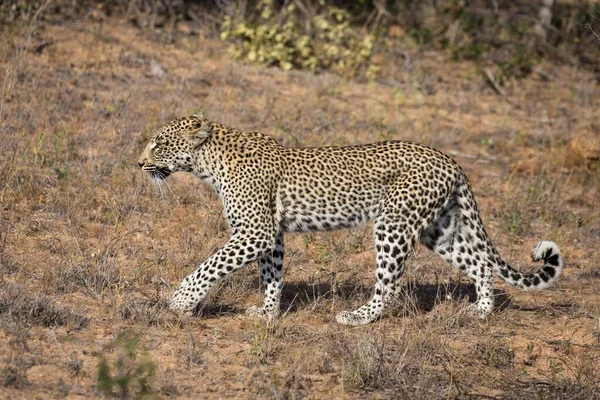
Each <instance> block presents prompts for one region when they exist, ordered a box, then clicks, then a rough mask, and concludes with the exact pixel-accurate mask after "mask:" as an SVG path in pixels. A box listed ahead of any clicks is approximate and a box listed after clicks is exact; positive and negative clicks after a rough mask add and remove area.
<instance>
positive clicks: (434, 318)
mask: <svg viewBox="0 0 600 400" xmlns="http://www.w3.org/2000/svg"><path fill="white" fill-rule="evenodd" d="M1 29H2V37H3V38H4V39H3V40H2V41H1V43H0V64H1V66H2V71H3V72H2V76H1V78H0V79H1V81H2V84H1V85H0V87H1V88H2V93H1V95H2V97H1V99H0V118H1V119H2V122H1V126H0V131H1V140H0V149H1V152H0V168H1V170H2V174H1V175H0V202H1V214H0V217H1V219H0V229H1V230H0V268H1V273H2V282H1V285H2V286H0V327H1V328H2V329H0V385H1V386H0V398H11V399H14V398H40V399H42V398H64V397H66V398H73V399H75V398H81V399H84V398H85V399H87V398H94V397H99V396H101V393H102V391H101V388H100V386H99V384H98V373H99V371H100V370H101V369H102V365H103V364H104V365H108V367H109V369H110V371H111V373H114V372H115V371H116V370H119V365H121V367H120V371H121V376H124V377H125V378H126V379H124V380H123V382H125V383H124V384H123V386H125V387H126V388H127V392H126V393H125V394H124V396H125V397H136V396H139V397H142V396H143V395H145V394H147V395H148V396H149V397H152V396H154V397H179V398H233V397H236V398H303V397H308V398H357V399H358V398H361V399H364V398H426V399H432V398H524V397H535V396H537V397H538V398H569V399H573V398H600V390H599V389H598V382H599V381H600V317H599V314H600V271H599V269H598V261H597V260H598V259H600V250H599V244H600V241H599V239H600V222H599V221H600V207H599V205H600V199H599V198H598V196H599V189H600V174H599V169H598V158H597V149H595V148H593V144H594V143H595V144H597V143H598V138H599V135H600V134H599V132H598V130H597V129H598V120H597V118H598V110H599V109H600V88H599V85H598V82H597V81H596V80H594V78H593V76H592V75H591V74H589V73H588V72H586V71H585V70H582V69H579V68H577V67H573V66H567V65H560V64H555V63H551V62H546V63H542V64H540V65H538V66H536V71H537V72H534V73H532V74H531V75H529V76H528V77H526V78H524V79H522V80H519V81H514V82H512V83H510V84H508V85H507V86H505V88H504V90H505V91H506V95H505V96H499V95H497V94H496V91H494V89H493V88H491V87H490V86H488V84H487V83H486V79H485V78H484V77H483V75H482V74H481V73H480V72H478V70H477V68H476V67H475V66H474V65H473V64H469V63H451V62H449V61H447V57H446V56H445V55H444V54H442V53H440V52H433V51H430V52H429V51H420V50H418V49H414V50H409V53H408V56H409V57H410V59H411V62H410V65H409V63H407V62H405V59H404V58H394V56H386V57H381V62H382V63H384V65H383V68H382V71H383V72H382V76H381V79H379V80H378V81H376V82H372V83H364V82H358V81H353V80H348V79H344V78H341V77H338V76H335V75H331V74H327V73H323V74H318V75H315V74H312V73H308V72H299V71H292V72H289V73H285V72H282V71H280V70H277V69H271V68H262V67H257V66H251V65H243V64H239V63H236V62H234V61H231V60H230V59H229V58H228V57H227V55H226V52H225V48H226V45H225V44H224V43H223V42H221V41H219V40H218V39H217V38H214V37H213V36H211V35H210V34H209V33H203V31H202V30H200V35H196V36H195V35H193V34H192V33H193V32H188V31H185V30H180V31H179V33H176V34H175V36H174V40H167V39H168V38H167V36H171V35H166V34H165V32H163V31H160V30H157V31H150V30H139V29H136V28H134V27H133V26H131V25H130V24H128V23H126V22H123V21H120V20H117V19H108V20H105V21H92V20H87V21H73V22H65V23H64V24H49V23H33V24H31V25H28V26H27V25H26V26H18V25H17V24H11V25H7V26H4V27H2V28H1ZM182 32H183V33H182ZM413 47H414V46H413ZM396 57H398V56H396ZM198 110H202V111H203V112H204V113H205V115H206V116H208V117H209V118H211V119H214V120H216V121H220V122H222V123H225V124H228V125H231V126H234V127H237V128H241V129H245V130H260V131H263V132H265V133H269V134H271V135H273V136H274V137H275V138H276V139H277V140H278V141H279V142H280V143H282V144H285V145H290V146H321V145H346V144H357V143H368V142H372V141H377V140H385V139H408V140H416V141H419V142H423V143H427V144H429V145H432V146H435V147H437V148H439V149H441V150H443V151H445V152H447V153H449V154H450V155H452V156H453V157H454V158H455V159H456V160H457V161H458V162H459V163H460V164H461V165H462V166H463V167H464V169H465V170H466V172H467V174H468V176H469V177H470V180H471V183H472V186H473V187H474V190H475V192H476V196H477V199H478V202H479V205H480V208H481V211H482V216H483V219H484V221H485V224H486V227H487V229H488V232H489V234H490V235H491V237H492V238H493V241H494V242H495V244H496V246H497V247H498V249H499V251H500V253H501V254H502V255H503V257H504V258H505V259H506V260H507V261H510V262H511V263H512V264H513V265H514V266H515V267H517V268H519V269H522V270H527V269H531V268H534V267H533V266H530V261H529V256H528V255H529V249H530V248H531V247H532V246H533V245H534V244H535V243H536V242H537V241H538V240H540V239H548V240H554V241H556V242H557V243H558V244H559V246H560V247H561V250H562V252H563V255H564V258H565V262H566V269H565V271H564V275H563V276H562V277H561V279H560V280H559V282H558V283H557V284H556V285H555V286H554V287H552V288H551V289H548V290H545V291H540V292H521V291H518V290H515V289H514V288H512V287H509V286H508V285H505V284H503V283H499V284H498V287H497V288H498V289H497V294H498V300H497V305H498V307H497V309H496V310H495V312H494V313H493V315H492V316H491V317H489V318H488V319H487V320H485V321H478V320H473V319H471V318H470V317H468V316H466V315H465V307H466V304H467V302H468V301H469V300H468V298H469V297H471V300H472V297H473V288H472V286H471V285H470V282H469V281H468V280H467V279H465V278H463V277H462V276H460V275H459V274H458V273H457V272H455V271H454V270H452V269H451V268H450V266H448V265H446V264H444V263H443V262H442V261H441V260H440V259H438V258H437V257H435V256H433V255H432V254H430V253H429V252H428V251H427V250H425V249H423V248H419V249H418V250H417V251H416V253H415V256H414V257H413V258H412V259H411V261H410V262H409V266H408V269H407V273H406V277H405V282H406V287H405V289H406V290H405V291H404V292H405V293H404V294H403V295H402V296H401V297H400V299H399V300H398V304H397V305H395V306H394V307H392V308H391V309H390V311H389V312H388V313H387V315H386V316H385V318H384V319H382V320H381V321H380V322H378V323H375V324H373V325H370V326H365V327H358V328H348V327H343V326H339V325H337V324H335V322H334V315H335V313H337V312H339V311H340V310H343V309H350V308H352V307H356V306H358V305H359V304H361V303H362V302H364V301H365V300H366V299H367V298H368V297H369V294H370V287H371V285H372V283H373V279H372V275H373V270H374V258H375V257H374V249H373V243H372V240H371V233H370V227H369V226H366V227H361V228H359V229H355V230H351V231H340V232H333V233H314V234H306V235H288V237H287V238H286V246H287V247H286V251H287V253H286V264H285V265H286V269H285V282H286V287H285V295H284V299H283V303H284V307H285V310H286V314H285V316H284V317H283V318H282V319H281V320H280V321H278V322H277V323H275V324H274V325H273V326H265V324H263V323H262V322H260V321H256V320H252V319H249V318H247V317H245V315H244V310H245V309H246V308H247V307H248V306H250V305H254V304H257V303H259V302H260V301H261V295H260V291H259V289H258V282H257V281H258V276H257V273H256V271H255V270H256V267H255V266H254V265H253V266H250V267H249V268H247V269H246V270H244V271H242V272H240V273H238V274H236V275H235V276H233V277H232V278H230V279H227V280H225V281H224V282H222V283H221V284H220V285H219V286H218V288H217V289H216V290H214V291H213V293H212V294H211V296H210V299H209V301H208V302H207V305H206V307H205V309H204V310H203V313H202V315H198V316H194V317H187V318H184V319H181V318H179V317H178V316H176V315H173V314H171V313H170V312H169V311H168V310H167V308H166V302H167V300H168V299H169V296H170V295H171V293H172V292H173V290H174V289H175V287H176V286H177V285H178V283H179V281H180V279H182V278H183V277H184V276H186V275H187V274H188V273H189V272H190V271H192V270H193V269H194V266H195V265H196V264H197V263H199V262H201V261H202V260H204V259H205V258H206V257H207V256H208V255H210V254H211V253H212V252H213V251H214V250H215V249H216V248H217V247H218V246H220V245H221V244H223V243H224V242H225V241H226V240H227V237H228V233H227V226H226V221H225V220H224V218H223V215H222V213H221V206H220V204H219V201H218V198H217V197H216V196H215V195H214V194H213V193H212V192H211V191H210V190H209V189H208V188H207V187H205V186H203V185H202V184H201V183H200V182H199V181H198V180H197V179H195V178H193V177H190V176H186V175H181V176H178V175H175V176H174V177H173V179H171V180H170V182H169V181H168V182H169V185H168V188H167V189H166V191H165V192H164V193H163V194H162V195H161V194H159V193H158V192H157V190H156V188H154V187H153V186H152V185H151V184H150V183H149V182H148V180H147V179H146V178H145V176H143V174H142V173H141V171H139V170H138V168H137V167H136V165H135V160H136V157H137V155H138V153H139V152H140V151H141V149H142V147H143V146H144V143H145V141H146V140H147V138H148V137H149V135H150V134H151V133H152V131H153V129H155V128H157V127H159V126H160V125H161V124H163V123H165V122H167V121H169V120H170V119H172V118H174V117H178V116H183V115H188V114H191V113H192V112H195V111H198ZM589 143H592V144H589ZM594 149H595V150H594ZM594 151H595V152H596V153H594ZM594 154H595V156H594ZM594 157H596V158H594ZM103 359H104V360H106V361H105V362H104V363H103V362H102V360H103ZM153 367H155V368H156V369H155V370H153ZM144 377H146V379H144ZM111 383H114V382H110V380H109V382H108V386H109V387H111V388H112V389H109V390H112V391H113V392H114V393H115V394H117V391H118V390H117V386H116V384H115V385H112V386H111Z"/></svg>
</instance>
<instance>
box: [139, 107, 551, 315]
mask: <svg viewBox="0 0 600 400" xmlns="http://www.w3.org/2000/svg"><path fill="white" fill-rule="evenodd" d="M139 165H140V167H141V168H142V169H143V170H145V171H147V172H148V173H150V174H151V176H153V177H154V178H155V179H165V178H166V177H167V176H169V175H170V174H172V173H174V172H177V171H187V172H191V173H193V174H195V175H196V176H198V177H200V178H202V179H204V180H206V181H208V182H209V183H210V184H211V185H212V186H213V187H214V189H215V190H216V191H217V192H218V193H219V195H220V197H221V199H222V201H223V205H224V210H225V214H226V216H227V220H228V221H229V225H230V228H231V231H232V235H231V238H230V240H229V241H228V242H227V244H226V245H225V246H223V247H222V248H220V249H219V250H217V252H216V253H215V254H213V255H212V256H211V257H210V258H208V259H207V260H206V261H204V262H203V263H202V264H200V265H199V266H198V268H197V269H196V270H195V271H194V272H192V273H191V274H190V275H189V276H187V277H186V278H185V279H184V280H183V282H182V283H181V285H180V287H179V289H177V291H176V292H175V293H174V295H173V298H172V300H171V304H170V307H171V308H172V309H173V310H182V311H189V310H193V309H194V308H195V307H196V306H197V305H198V304H199V303H200V302H201V301H202V300H203V299H204V298H205V297H206V294H207V293H208V291H209V290H210V288H211V287H212V286H213V284H214V283H215V282H216V281H217V280H218V279H220V278H223V277H225V276H226V275H228V274H230V273H231V272H234V271H236V270H238V269H241V268H243V267H244V266H245V265H247V264H248V263H250V262H251V261H254V260H258V261H259V262H258V264H259V271H260V278H261V282H262V284H263V285H264V288H265V298H264V304H263V305H262V307H253V308H251V309H250V310H249V312H250V313H251V314H254V315H260V316H263V317H267V318H273V317H276V316H277V315H278V314H279V297H280V294H281V287H282V272H283V256H284V243H283V233H284V232H310V231H328V230H333V229H339V228H346V227H351V226H355V225H358V224H361V223H364V222H366V221H373V224H374V237H375V248H376V251H377V260H376V261H377V269H376V273H375V275H376V283H375V288H374V290H373V296H372V298H371V300H370V301H369V302H368V303H367V304H365V305H364V306H362V307H360V308H359V309H357V310H355V311H343V312H341V313H340V314H338V316H337V318H336V319H337V322H339V323H341V324H347V325H361V324H367V323H370V322H373V321H375V320H376V319H378V318H379V317H380V316H381V314H382V312H383V310H384V308H385V306H386V304H388V303H389V302H390V300H391V299H392V298H393V296H394V294H395V293H396V289H397V288H398V285H399V279H400V277H401V275H402V273H403V271H404V265H405V261H406V259H407V257H408V256H409V254H410V253H411V251H412V250H413V248H414V247H415V245H416V244H417V242H419V241H420V242H421V243H422V244H424V245H425V246H426V247H428V248H429V249H431V250H432V251H433V252H435V253H437V254H438V255H440V256H441V257H442V258H443V259H444V260H446V261H447V262H449V263H450V264H451V265H453V266H454V267H456V268H458V269H459V270H460V271H462V272H464V273H465V274H466V275H467V276H469V277H470V278H471V279H472V280H473V281H474V282H475V288H476V291H477V302H476V304H475V307H476V312H477V313H478V315H479V316H480V317H485V316H486V315H487V314H488V313H489V312H490V311H491V310H492V308H493V304H494V299H493V278H492V273H493V272H495V273H496V274H497V275H498V276H500V277H501V278H502V279H504V280H505V281H506V282H508V283H509V284H511V285H514V286H517V287H520V288H523V289H541V288H545V287H547V286H549V285H550V283H551V282H553V281H554V280H555V279H556V278H557V277H558V276H559V274H560V272H561V268H562V265H563V262H562V258H561V255H560V252H559V250H558V247H557V246H556V244H555V243H553V242H548V241H542V242H540V243H538V244H537V245H536V246H535V247H534V249H533V253H532V257H533V260H534V261H542V262H543V266H542V267H541V268H540V269H539V270H538V271H536V272H535V273H531V274H523V273H520V272H518V271H516V270H515V269H513V268H512V267H510V266H509V265H508V264H506V263H505V262H504V261H503V260H502V259H501V258H500V256H499V255H498V253H497V252H496V250H495V249H494V247H493V246H492V243H491V242H490V239H489V237H488V235H487V234H486V232H485V229H484V227H483V224H482V222H481V218H480V215H479V211H478V209H477V205H476V203H475V199H474V197H473V191H472V189H471V187H470V186H469V183H468V181H467V178H466V176H465V173H464V172H463V170H462V169H461V168H460V167H459V166H458V165H457V164H456V163H455V162H454V161H453V160H452V159H451V158H449V157H448V156H446V155H445V154H443V153H441V152H440V151H438V150H435V149H433V148H431V147H428V146H425V145H422V144H418V143H414V142H408V141H400V140H396V141H388V142H380V143H373V144H366V145H361V146H349V147H314V148H288V147H284V146H280V145H279V144H277V142H276V141H275V140H274V139H272V138H271V137H269V136H266V135H264V134H262V133H258V132H242V131H239V130H237V129H232V128H228V127H226V126H223V125H221V124H218V123H216V122H212V121H210V120H207V119H205V118H202V117H201V116H199V115H193V116H190V117H185V118H181V119H177V120H174V121H172V122H170V123H169V124H167V125H165V126H163V127H162V128H160V129H159V130H158V131H157V132H156V133H155V134H154V135H153V137H152V139H151V140H150V142H149V143H148V145H147V146H146V148H145V150H144V152H143V153H142V155H141V157H140V159H139Z"/></svg>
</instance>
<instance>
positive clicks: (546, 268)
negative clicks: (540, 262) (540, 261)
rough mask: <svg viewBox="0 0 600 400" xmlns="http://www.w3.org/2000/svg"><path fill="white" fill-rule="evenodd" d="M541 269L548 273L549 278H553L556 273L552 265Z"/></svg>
mask: <svg viewBox="0 0 600 400" xmlns="http://www.w3.org/2000/svg"><path fill="white" fill-rule="evenodd" d="M543 271H544V272H545V273H546V274H548V276H549V277H550V278H554V275H556V270H555V269H554V268H552V267H544V269H543Z"/></svg>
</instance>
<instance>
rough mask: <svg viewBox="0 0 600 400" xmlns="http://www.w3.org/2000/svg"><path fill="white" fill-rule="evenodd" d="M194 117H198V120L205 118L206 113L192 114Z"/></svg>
mask: <svg viewBox="0 0 600 400" xmlns="http://www.w3.org/2000/svg"><path fill="white" fill-rule="evenodd" d="M192 117H196V118H202V119H203V118H204V113H202V111H198V112H197V113H194V114H192Z"/></svg>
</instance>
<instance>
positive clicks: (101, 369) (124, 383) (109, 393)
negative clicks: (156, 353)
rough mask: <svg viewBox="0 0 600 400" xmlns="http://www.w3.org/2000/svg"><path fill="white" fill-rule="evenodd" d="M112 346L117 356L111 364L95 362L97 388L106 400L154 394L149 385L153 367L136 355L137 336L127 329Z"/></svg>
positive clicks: (153, 374) (153, 371) (106, 361)
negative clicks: (116, 349)
mask: <svg viewBox="0 0 600 400" xmlns="http://www.w3.org/2000/svg"><path fill="white" fill-rule="evenodd" d="M116 344H117V345H118V346H119V347H120V349H119V350H120V354H119V355H118V357H117V359H116V360H115V361H114V363H112V364H111V363H109V361H108V360H107V359H106V358H104V357H102V358H101V359H100V362H99V363H98V373H97V386H98V390H100V392H101V393H102V394H103V395H104V396H106V397H118V398H121V399H125V398H130V397H135V398H143V397H147V396H150V395H152V394H153V393H154V388H153V387H152V382H153V380H154V377H155V374H156V364H155V363H154V362H153V361H151V360H150V359H149V358H148V357H147V356H146V355H143V356H142V357H140V356H139V354H138V346H139V337H138V336H137V334H135V333H134V332H133V331H131V330H125V331H123V332H121V333H120V334H119V336H118V337H117V339H116Z"/></svg>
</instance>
